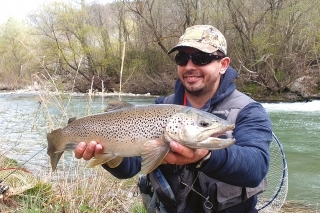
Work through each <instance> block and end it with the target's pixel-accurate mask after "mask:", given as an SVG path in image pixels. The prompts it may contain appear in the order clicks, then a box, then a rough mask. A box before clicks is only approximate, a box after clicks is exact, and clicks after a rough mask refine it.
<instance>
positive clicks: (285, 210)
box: [279, 201, 320, 213]
mask: <svg viewBox="0 0 320 213" xmlns="http://www.w3.org/2000/svg"><path fill="white" fill-rule="evenodd" d="M319 212H320V210H319V203H315V204H311V203H309V204H307V203H301V202H299V201H288V202H285V204H284V205H283V206H282V208H281V210H280V211H279V213H319Z"/></svg>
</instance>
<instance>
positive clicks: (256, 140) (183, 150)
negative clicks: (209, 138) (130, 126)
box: [75, 25, 272, 213]
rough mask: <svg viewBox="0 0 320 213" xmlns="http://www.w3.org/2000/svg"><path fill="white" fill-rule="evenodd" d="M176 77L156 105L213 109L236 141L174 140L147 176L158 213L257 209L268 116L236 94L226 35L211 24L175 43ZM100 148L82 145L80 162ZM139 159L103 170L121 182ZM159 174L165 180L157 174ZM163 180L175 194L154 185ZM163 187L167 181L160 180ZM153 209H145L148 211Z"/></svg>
mask: <svg viewBox="0 0 320 213" xmlns="http://www.w3.org/2000/svg"><path fill="white" fill-rule="evenodd" d="M175 51H177V52H178V53H177V55H176V56H175V61H176V63H177V64H178V76H179V79H178V80H177V82H176V85H175V93H174V95H171V96H169V97H167V98H159V99H158V100H156V103H157V104H161V103H173V104H180V105H188V106H192V107H194V108H198V109H201V110H205V111H209V112H212V113H214V114H216V115H218V116H220V117H223V118H225V119H227V120H229V121H230V122H233V123H235V129H234V131H233V133H232V135H233V137H234V138H235V139H236V144H235V145H233V146H231V147H229V148H226V149H222V150H215V151H209V150H203V149H190V148H188V147H185V146H182V145H180V144H178V143H176V142H175V141H171V142H170V147H171V151H170V152H169V153H168V154H167V156H166V157H165V159H164V163H165V164H163V165H161V166H159V169H157V170H156V172H160V173H157V175H156V176H155V175H153V173H151V174H150V175H149V179H150V181H151V185H152V186H153V188H154V191H155V192H156V193H153V196H156V200H158V201H159V202H158V203H159V204H160V205H158V207H159V206H160V207H161V208H160V207H159V209H161V212H185V213H191V212H223V213H242V212H243V213H247V212H250V213H253V212H257V210H256V209H255V205H256V203H257V196H256V195H257V194H258V193H260V192H261V191H263V190H264V189H265V181H264V177H265V176H266V174H267V172H268V168H269V143H270V142H271V140H272V130H271V122H270V119H269V117H268V115H267V113H266V112H265V110H264V109H263V107H262V106H261V104H259V103H257V102H255V101H253V100H252V99H251V98H249V97H248V96H246V95H244V94H243V93H240V92H239V91H237V90H236V86H235V84H234V83H233V80H234V79H235V78H236V77H237V72H236V71H235V70H234V69H233V68H231V67H229V64H230V58H229V57H227V43H226V40H225V38H224V36H223V35H222V33H221V32H220V31H219V30H217V29H216V28H214V27H213V26H210V25H196V26H193V27H189V28H187V29H186V31H185V33H184V34H183V35H182V36H181V37H180V40H179V43H178V44H177V46H175V47H174V48H172V49H171V50H170V51H169V52H168V54H170V53H172V52H175ZM101 150H102V147H101V145H100V144H97V143H96V142H94V141H92V142H91V143H89V144H88V146H87V147H86V145H85V143H80V144H79V145H78V147H77V149H76V150H75V156H76V157H77V158H84V159H85V160H89V159H91V158H92V157H93V156H94V153H101ZM140 164H141V158H140V157H132V158H125V159H124V160H123V161H122V163H121V164H120V165H119V166H118V167H116V168H113V169H111V168H109V167H108V166H107V165H103V167H104V168H105V169H106V170H108V171H109V172H110V173H111V174H113V175H114V176H115V177H118V178H130V177H133V176H134V175H136V174H137V173H138V172H139V171H140ZM159 174H160V175H159ZM155 177H158V178H161V177H164V178H165V180H166V181H167V183H168V184H169V185H170V187H169V188H170V191H171V192H172V193H173V194H174V196H173V197H170V196H169V195H168V194H166V193H162V192H164V191H166V190H163V188H162V186H161V184H160V187H159V184H157V178H155ZM162 182H163V181H162ZM147 207H148V206H147Z"/></svg>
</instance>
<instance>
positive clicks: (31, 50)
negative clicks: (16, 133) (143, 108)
mask: <svg viewBox="0 0 320 213" xmlns="http://www.w3.org/2000/svg"><path fill="white" fill-rule="evenodd" d="M319 11H320V2H319V1H313V0H304V1H301V0H259V1H257V0H224V1H221V0H130V1H129V0H115V1H114V2H113V3H111V4H105V5H101V4H87V3H86V1H85V0H82V1H81V2H80V0H78V1H71V2H68V3H67V1H66V3H63V2H58V3H52V4H45V5H42V6H41V7H39V8H38V9H37V10H36V11H33V12H31V13H30V14H29V15H28V17H26V19H25V21H24V22H18V21H16V20H14V19H9V20H8V21H7V22H6V23H5V24H3V25H2V26H0V53H1V54H0V89H20V88H25V87H26V86H28V85H33V84H34V83H35V82H37V83H36V84H37V85H40V86H42V87H44V86H45V87H46V88H48V87H51V89H52V90H66V91H71V90H73V91H76V92H87V91H88V90H89V89H91V88H92V89H93V90H96V91H119V90H120V89H121V91H122V92H133V93H147V92H149V93H151V94H167V93H170V92H171V91H172V90H173V86H174V80H175V78H176V65H175V63H174V62H173V60H172V58H173V55H172V56H171V55H169V56H168V55H167V54H166V52H167V51H168V50H169V49H170V48H171V47H172V46H174V45H175V44H176V43H177V41H178V38H179V36H180V35H181V34H182V33H183V31H184V30H185V29H186V28H187V27H189V26H192V25H195V24H211V25H213V26H215V27H217V28H218V29H220V30H221V31H222V33H223V34H224V35H225V36H226V39H227V41H228V55H229V56H230V57H231V60H232V66H233V67H234V68H235V69H237V70H238V72H239V78H238V79H237V82H236V83H237V85H238V88H239V89H240V90H241V91H244V92H247V93H250V94H251V95H252V96H254V97H255V98H258V99H268V97H272V99H287V100H290V99H292V100H298V99H299V98H303V99H306V98H319V97H320V69H319V60H320V28H319V26H320V16H319Z"/></svg>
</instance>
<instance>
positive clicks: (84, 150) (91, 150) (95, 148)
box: [74, 141, 103, 160]
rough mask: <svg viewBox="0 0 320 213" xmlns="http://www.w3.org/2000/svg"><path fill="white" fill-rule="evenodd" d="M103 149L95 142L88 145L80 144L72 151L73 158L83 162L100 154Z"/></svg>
mask: <svg viewBox="0 0 320 213" xmlns="http://www.w3.org/2000/svg"><path fill="white" fill-rule="evenodd" d="M102 153H103V147H102V145H101V144H98V143H97V142H96V141H90V143H89V144H86V143H85V142H80V143H79V144H78V146H77V147H76V149H75V150H74V154H75V157H76V158H78V159H80V158H83V159H84V160H90V159H91V158H93V157H94V156H95V155H96V154H102Z"/></svg>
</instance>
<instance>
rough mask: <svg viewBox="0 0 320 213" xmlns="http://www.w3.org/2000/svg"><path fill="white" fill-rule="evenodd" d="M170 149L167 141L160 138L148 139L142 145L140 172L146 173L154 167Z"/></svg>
mask: <svg viewBox="0 0 320 213" xmlns="http://www.w3.org/2000/svg"><path fill="white" fill-rule="evenodd" d="M169 150H170V146H169V143H165V142H164V141H163V140H162V139H156V140H149V141H147V142H146V143H145V144H144V145H143V152H142V155H141V157H142V162H141V173H142V174H148V173H150V172H152V171H153V170H154V169H156V168H157V167H158V166H159V165H160V164H161V163H162V161H163V159H164V157H165V156H166V155H167V153H168V152H169Z"/></svg>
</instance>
